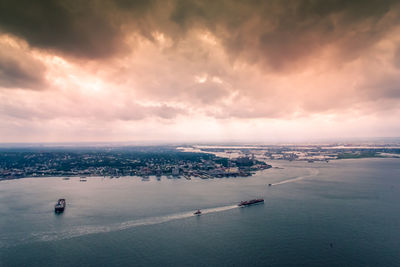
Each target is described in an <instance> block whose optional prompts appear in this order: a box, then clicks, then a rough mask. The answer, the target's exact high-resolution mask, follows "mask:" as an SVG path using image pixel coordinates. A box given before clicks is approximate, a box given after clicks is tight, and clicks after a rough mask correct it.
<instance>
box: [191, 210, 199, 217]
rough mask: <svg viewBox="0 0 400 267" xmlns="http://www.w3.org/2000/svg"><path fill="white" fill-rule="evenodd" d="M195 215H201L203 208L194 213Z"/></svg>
mask: <svg viewBox="0 0 400 267" xmlns="http://www.w3.org/2000/svg"><path fill="white" fill-rule="evenodd" d="M193 214H194V215H197V216H199V215H201V210H197V211H196V212H195V213H193Z"/></svg>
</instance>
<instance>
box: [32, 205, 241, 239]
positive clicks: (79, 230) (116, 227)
mask: <svg viewBox="0 0 400 267" xmlns="http://www.w3.org/2000/svg"><path fill="white" fill-rule="evenodd" d="M235 208H238V206H237V205H229V206H221V207H215V208H207V209H202V214H203V215H205V214H210V213H216V212H222V211H227V210H231V209H235ZM193 212H194V211H190V212H181V213H175V214H170V215H163V216H157V217H149V218H143V219H137V220H132V221H125V222H121V223H116V224H111V225H107V226H96V225H86V226H78V227H73V228H71V229H68V230H65V231H59V232H41V233H35V234H32V235H31V237H30V238H29V240H25V242H24V243H29V242H35V241H55V240H62V239H68V238H73V237H78V236H83V235H89V234H98V233H107V232H113V231H121V230H125V229H130V228H133V227H137V226H145V225H154V224H161V223H165V222H169V221H174V220H180V219H185V218H190V217H193V216H194V214H193Z"/></svg>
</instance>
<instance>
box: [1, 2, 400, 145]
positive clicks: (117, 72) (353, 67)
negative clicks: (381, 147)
mask: <svg viewBox="0 0 400 267" xmlns="http://www.w3.org/2000/svg"><path fill="white" fill-rule="evenodd" d="M399 20H400V5H399V4H398V1H391V0H387V1H374V0H366V1H358V0H352V1H342V0H336V1H333V0H325V1H322V0H293V1H290V0H289V1H278V0H276V1H273V0H270V1H256V0H254V1H239V0H221V1H211V0H202V1H195V0H193V1H186V0H163V1H161V0H149V1H144V0H139V1H130V0H116V1H111V0H109V1H107V0H98V1H96V0H92V1H90V0H89V1H78V0H72V1H61V0H60V1H56V0H46V1H27V0H21V1H11V0H4V1H1V2H0V121H1V125H0V141H4V142H20V141H21V142H22V141H91V140H95V141H134V140H148V141H152V140H153V141H214V140H218V141H221V140H222V141H230V140H242V141H264V140H265V141H268V140H289V141H290V140H297V139H307V138H318V137H331V138H335V137H345V138H347V137H376V136H399V133H400V120H399V119H398V118H399V115H400V102H399V100H400V78H399V77H400V52H399V51H400V37H399V36H400V34H399V33H400V21H399Z"/></svg>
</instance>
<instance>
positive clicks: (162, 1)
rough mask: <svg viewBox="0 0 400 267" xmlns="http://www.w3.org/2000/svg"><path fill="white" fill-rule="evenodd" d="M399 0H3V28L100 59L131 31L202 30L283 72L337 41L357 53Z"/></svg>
mask: <svg viewBox="0 0 400 267" xmlns="http://www.w3.org/2000/svg"><path fill="white" fill-rule="evenodd" d="M397 2H398V1H395V0H385V1H378V0H365V1H361V0H352V1H345V0H325V1H322V0H287V1H280V0H269V1H261V0H253V1H239V0H220V1H212V0H203V1H187V0H158V1H157V0H152V1H145V0H132V1H130V0H117V1H111V0H88V1H79V0H72V1H61V0H41V1H30V0H20V1H14V0H3V1H1V2H0V29H1V30H2V31H5V32H8V33H13V34H15V35H18V36H20V37H22V38H24V39H26V40H27V41H28V42H29V44H30V45H32V46H36V47H40V48H45V49H53V50H56V51H61V52H66V53H69V54H72V55H74V56H78V57H86V58H101V57H107V56H110V55H113V54H114V53H116V52H118V51H121V50H123V49H124V48H125V49H126V47H124V42H123V40H124V35H125V34H126V33H127V32H130V31H136V32H137V33H139V34H141V35H143V36H145V37H147V38H148V39H150V40H151V39H152V35H151V33H152V32H153V31H159V32H163V33H164V34H166V35H168V36H170V37H171V38H172V39H173V40H174V41H175V42H178V41H179V40H181V39H182V38H184V35H185V33H186V32H187V31H189V30H191V29H194V28H204V29H207V30H209V31H211V32H213V33H214V34H215V36H217V38H219V39H220V40H221V41H222V43H223V45H224V47H225V48H226V51H228V53H229V54H230V55H231V56H232V57H233V58H235V59H241V60H246V61H248V62H251V63H261V64H262V65H265V66H268V67H270V68H271V69H273V70H281V69H285V68H287V67H290V66H292V65H293V64H294V63H296V62H297V61H299V60H301V59H305V58H307V57H310V56H313V55H315V54H316V53H318V52H319V50H320V49H321V48H323V47H324V46H326V45H336V46H337V47H338V48H339V51H340V55H341V56H342V57H343V59H344V60H347V59H352V58H356V57H357V56H359V55H360V53H362V51H363V49H365V48H368V47H369V46H370V45H372V44H374V43H375V42H376V41H378V40H380V38H382V36H383V35H384V34H385V33H387V32H388V31H389V30H390V29H391V28H392V27H393V26H394V25H397V23H398V18H399V7H398V5H397ZM389 12H392V14H391V17H390V19H387V20H385V19H384V18H385V16H387V15H388V14H389Z"/></svg>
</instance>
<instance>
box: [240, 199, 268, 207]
mask: <svg viewBox="0 0 400 267" xmlns="http://www.w3.org/2000/svg"><path fill="white" fill-rule="evenodd" d="M258 203H264V199H263V198H257V199H252V200H247V201H241V202H240V203H239V204H238V206H239V207H246V206H250V205H254V204H258Z"/></svg>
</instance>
